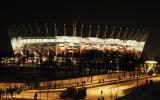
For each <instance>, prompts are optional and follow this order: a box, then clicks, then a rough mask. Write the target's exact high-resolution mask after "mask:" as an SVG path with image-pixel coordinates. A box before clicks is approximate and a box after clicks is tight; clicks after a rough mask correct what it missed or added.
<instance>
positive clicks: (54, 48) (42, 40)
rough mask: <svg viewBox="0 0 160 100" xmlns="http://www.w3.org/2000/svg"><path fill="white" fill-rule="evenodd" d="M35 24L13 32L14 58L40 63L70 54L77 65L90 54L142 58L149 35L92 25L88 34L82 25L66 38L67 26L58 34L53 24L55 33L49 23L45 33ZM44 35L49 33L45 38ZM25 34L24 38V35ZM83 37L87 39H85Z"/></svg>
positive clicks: (74, 27)
mask: <svg viewBox="0 0 160 100" xmlns="http://www.w3.org/2000/svg"><path fill="white" fill-rule="evenodd" d="M34 25H35V26H33V25H32V27H31V26H30V25H29V24H28V25H27V26H25V25H17V27H16V28H14V29H10V30H9V33H10V38H11V44H12V48H13V51H14V54H15V57H18V55H25V57H26V55H28V56H27V57H30V58H32V60H33V59H34V62H37V60H38V61H39V62H37V63H40V62H43V61H46V60H47V59H49V58H48V57H49V56H50V54H51V53H52V56H54V57H53V59H52V61H53V62H54V61H57V62H62V61H63V57H66V56H67V55H68V54H70V55H72V57H71V56H70V57H69V58H66V59H70V60H71V61H72V62H76V63H78V62H79V61H80V60H78V58H76V57H75V55H83V54H84V53H86V52H88V51H99V52H102V53H108V52H120V53H122V54H125V53H131V54H134V55H136V57H140V55H141V53H142V51H143V48H144V45H145V41H146V39H147V36H148V32H145V31H144V30H141V31H140V30H139V29H138V30H137V31H135V30H134V29H131V30H130V31H129V29H128V28H126V29H124V30H123V29H122V28H119V29H118V30H116V28H115V27H113V28H112V27H111V28H110V29H109V28H108V27H107V26H106V27H103V26H101V27H100V26H98V27H97V28H94V29H93V27H92V26H91V25H90V26H88V31H86V29H87V28H84V26H83V25H81V26H80V28H79V30H77V25H76V24H73V28H72V31H71V32H68V33H72V35H67V28H66V25H65V24H64V26H63V28H64V29H63V35H58V31H57V27H56V24H54V28H53V27H52V29H54V30H52V32H51V27H48V26H49V25H48V24H47V23H45V24H44V27H43V32H42V29H41V28H40V26H38V24H37V23H36V24H34ZM47 25H48V26H47ZM41 27H42V26H41ZM86 27H87V26H86ZM33 30H34V31H33ZM92 30H94V31H92ZM36 33H37V34H36ZM42 33H46V34H45V35H44V36H43V35H42ZM15 34H16V35H15ZM24 34H25V36H23V35H24ZM84 34H85V36H83V35H84ZM86 34H88V36H86ZM92 34H95V36H91V35H92ZM62 55H63V56H62ZM40 58H42V59H40ZM51 58H52V57H51ZM66 59H65V61H66ZM25 62H26V61H25ZM27 63H28V61H27Z"/></svg>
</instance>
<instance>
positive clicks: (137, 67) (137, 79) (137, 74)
mask: <svg viewBox="0 0 160 100" xmlns="http://www.w3.org/2000/svg"><path fill="white" fill-rule="evenodd" d="M136 71H137V73H136V74H137V87H138V67H136Z"/></svg>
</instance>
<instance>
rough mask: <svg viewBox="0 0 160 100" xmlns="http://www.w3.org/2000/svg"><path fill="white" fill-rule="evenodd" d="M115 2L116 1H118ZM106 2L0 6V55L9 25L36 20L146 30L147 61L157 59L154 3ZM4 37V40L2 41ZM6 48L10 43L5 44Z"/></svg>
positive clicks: (158, 22)
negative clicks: (148, 33)
mask: <svg viewBox="0 0 160 100" xmlns="http://www.w3.org/2000/svg"><path fill="white" fill-rule="evenodd" d="M33 1H34V2H33ZM117 1H118V0H117ZM117 1H115V2H113V0H112V2H111V1H108V0H104V1H100V0H97V2H94V1H83V2H82V1H81V2H80V1H76V0H74V1H68V0H64V1H61V0H59V1H55V0H50V1H46V0H43V1H42V0H32V2H30V1H29V0H26V2H25V0H19V1H16V0H12V1H11V0H10V1H8V2H7V1H6V2H1V3H0V12H1V14H0V22H1V23H0V32H1V33H0V34H1V36H0V37H1V38H0V46H1V47H0V51H3V50H2V48H3V47H6V48H9V47H7V46H6V45H4V44H5V43H4V41H5V42H6V40H7V39H9V38H7V35H6V34H7V33H6V32H5V29H6V27H7V26H8V25H11V24H18V23H27V22H31V21H36V20H37V21H38V20H44V21H45V20H50V21H53V22H56V23H57V24H63V23H66V24H71V23H74V22H75V21H76V22H77V23H78V24H99V25H109V26H117V27H120V26H121V27H124V28H126V27H131V28H136V29H145V30H148V31H149V32H150V35H149V37H148V40H147V42H146V46H145V48H144V50H145V52H146V53H147V55H148V56H149V57H155V56H160V52H159V51H160V44H159V43H160V34H159V32H160V28H159V27H160V12H159V10H160V6H159V3H156V2H146V1H145V2H144V1H143V2H140V0H139V2H138V1H137V2H136V1H135V2H131V1H130V0H128V1H123V0H120V2H117ZM2 37H3V38H2ZM8 44H9V43H8Z"/></svg>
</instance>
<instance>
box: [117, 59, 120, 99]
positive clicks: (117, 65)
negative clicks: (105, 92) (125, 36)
mask: <svg viewBox="0 0 160 100" xmlns="http://www.w3.org/2000/svg"><path fill="white" fill-rule="evenodd" d="M117 71H118V75H117V76H118V80H117V95H116V98H117V97H118V87H119V79H120V77H119V65H118V60H117Z"/></svg>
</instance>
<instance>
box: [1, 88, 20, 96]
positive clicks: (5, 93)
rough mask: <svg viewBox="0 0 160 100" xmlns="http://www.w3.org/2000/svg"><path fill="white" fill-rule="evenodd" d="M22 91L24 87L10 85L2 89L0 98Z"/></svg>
mask: <svg viewBox="0 0 160 100" xmlns="http://www.w3.org/2000/svg"><path fill="white" fill-rule="evenodd" d="M21 92H22V87H17V86H15V87H9V88H6V89H0V98H1V97H4V96H6V97H7V96H11V97H13V95H14V94H15V95H16V94H20V93H21Z"/></svg>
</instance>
